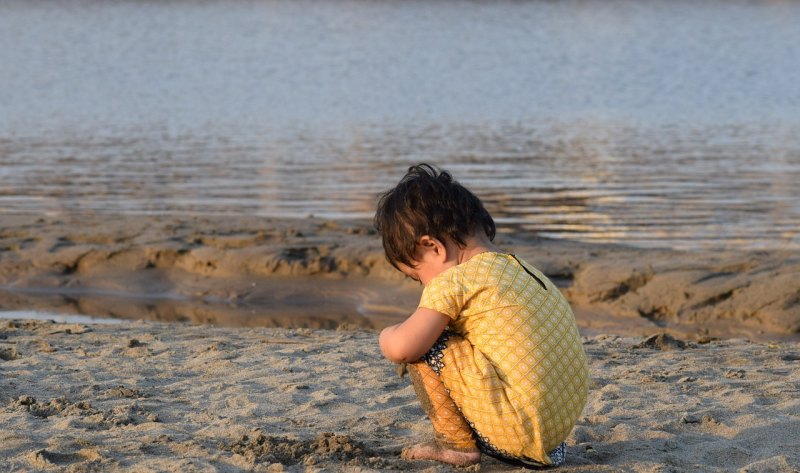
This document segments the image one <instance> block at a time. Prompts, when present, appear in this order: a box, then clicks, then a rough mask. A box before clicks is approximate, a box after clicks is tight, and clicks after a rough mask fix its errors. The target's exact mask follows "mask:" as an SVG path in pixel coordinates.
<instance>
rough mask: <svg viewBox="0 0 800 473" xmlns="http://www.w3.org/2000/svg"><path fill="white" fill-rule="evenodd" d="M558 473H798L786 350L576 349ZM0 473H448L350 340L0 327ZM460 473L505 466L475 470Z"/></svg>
mask: <svg viewBox="0 0 800 473" xmlns="http://www.w3.org/2000/svg"><path fill="white" fill-rule="evenodd" d="M584 343H585V348H586V350H587V352H588V354H589V358H590V366H591V374H592V378H593V384H592V389H591V393H590V396H589V402H588V404H587V407H586V409H585V412H584V416H583V417H582V418H581V419H580V421H579V422H578V425H577V426H576V427H575V429H574V431H573V433H572V435H571V436H570V438H569V439H568V442H567V443H568V463H567V465H566V466H565V467H564V468H562V469H560V470H559V471H564V472H588V471H609V472H610V471H632V472H666V471H674V472H683V471H687V472H689V471H742V472H754V473H755V472H791V471H798V469H800V345H798V344H797V343H754V342H748V341H744V340H736V339H732V340H726V341H711V342H709V343H706V344H697V343H691V342H684V341H680V340H675V339H672V338H670V337H664V336H661V337H652V338H649V339H648V338H641V337H617V336H596V337H588V338H585V339H584ZM0 354H1V355H2V356H1V357H0V373H2V376H1V377H0V425H2V426H3V430H2V432H1V433H0V471H76V472H77V471H107V470H114V471H174V472H179V471H180V472H183V471H242V470H252V471H459V470H458V469H456V468H446V467H443V466H440V465H438V464H435V463H432V462H427V461H406V460H402V459H400V458H399V456H398V454H399V452H400V450H401V449H402V448H403V447H404V446H407V445H410V444H411V443H413V442H415V441H420V440H427V439H430V438H431V436H432V432H431V429H430V426H429V424H428V422H427V420H426V419H425V417H424V414H423V412H422V410H421V408H420V407H419V405H418V403H417V401H416V398H415V396H414V393H413V389H412V388H411V386H410V383H409V381H408V379H407V378H405V379H400V378H398V377H397V375H396V373H395V369H394V367H393V365H391V364H390V363H388V362H385V361H382V360H381V358H380V355H379V352H378V348H377V345H376V335H375V333H374V332H368V331H329V330H309V329H271V328H250V329H245V328H220V327H211V326H198V325H188V324H164V323H152V322H139V323H127V322H126V323H123V324H121V325H81V324H57V323H51V322H36V321H9V322H4V323H3V325H2V326H0ZM468 470H469V471H521V470H519V469H518V468H517V467H513V466H508V465H505V464H503V463H500V462H498V461H496V460H493V459H490V458H484V460H483V462H482V463H481V464H480V466H476V467H470V468H469V469H468Z"/></svg>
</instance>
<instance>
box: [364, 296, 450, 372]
mask: <svg viewBox="0 0 800 473" xmlns="http://www.w3.org/2000/svg"><path fill="white" fill-rule="evenodd" d="M448 323H450V317H448V316H446V315H444V314H442V313H440V312H437V311H435V310H433V309H426V308H423V307H420V308H419V309H417V311H416V312H414V313H413V314H411V316H410V317H409V318H408V319H406V321H405V322H403V323H401V324H397V325H392V326H391V327H386V328H385V329H383V331H381V335H380V337H379V343H380V346H381V352H383V356H385V357H386V358H388V359H389V360H391V361H393V362H395V363H411V362H414V361H417V360H419V359H420V358H421V357H422V355H424V354H425V353H427V352H428V350H430V349H431V347H432V346H433V344H434V343H435V342H436V339H437V338H439V335H441V334H442V332H443V331H444V329H445V327H447V324H448Z"/></svg>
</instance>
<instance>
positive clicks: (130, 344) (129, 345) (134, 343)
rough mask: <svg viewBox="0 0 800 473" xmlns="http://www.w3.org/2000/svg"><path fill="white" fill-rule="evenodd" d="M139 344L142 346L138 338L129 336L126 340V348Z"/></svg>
mask: <svg viewBox="0 0 800 473" xmlns="http://www.w3.org/2000/svg"><path fill="white" fill-rule="evenodd" d="M140 346H142V342H140V341H139V340H137V339H135V338H131V339H130V340H128V348H136V347H140Z"/></svg>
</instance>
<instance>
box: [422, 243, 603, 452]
mask: <svg viewBox="0 0 800 473" xmlns="http://www.w3.org/2000/svg"><path fill="white" fill-rule="evenodd" d="M523 265H524V266H523ZM419 305H420V307H425V308H429V309H433V310H436V311H438V312H441V313H442V314H445V315H447V316H449V317H450V318H452V321H451V322H450V324H449V326H448V328H449V330H450V333H451V334H452V335H451V337H450V340H449V341H448V342H447V349H446V350H444V351H443V352H442V355H443V356H442V358H441V365H442V366H441V367H440V373H439V374H440V376H441V378H442V382H443V383H444V385H445V387H447V389H448V390H449V391H450V395H451V397H452V398H453V400H454V401H455V403H456V405H457V406H458V407H459V408H460V409H461V412H462V414H464V417H465V418H466V419H467V421H468V422H470V424H471V425H472V427H473V429H474V430H475V431H476V433H477V434H478V437H479V442H481V441H482V442H483V443H484V444H487V443H488V444H489V447H490V448H492V447H493V448H494V449H497V450H498V451H499V453H501V454H503V455H505V456H510V457H516V458H520V457H522V458H528V459H532V460H535V461H538V462H541V463H545V464H550V463H552V462H551V460H550V458H549V457H548V456H547V453H548V452H550V451H551V450H552V449H554V448H555V447H557V446H558V445H559V444H560V443H561V442H562V441H564V439H566V437H567V436H568V435H569V433H570V431H571V430H572V427H573V426H574V425H575V422H576V420H577V419H578V417H579V416H580V414H581V411H582V410H583V407H584V405H585V404H586V398H587V394H588V366H587V363H586V354H585V353H584V350H583V345H582V344H581V338H580V335H579V334H578V328H577V326H576V324H575V317H574V316H573V314H572V309H571V308H570V306H569V303H568V302H567V301H566V299H565V298H564V296H563V295H562V294H561V292H560V291H559V290H558V288H557V287H556V286H555V285H554V284H553V283H552V282H551V281H550V280H549V279H548V278H547V277H546V276H545V275H544V274H543V273H541V272H540V271H538V270H537V269H536V268H534V267H532V266H530V265H528V264H527V263H525V262H524V261H522V260H520V259H517V258H516V257H514V256H513V255H508V254H502V253H493V252H487V253H481V254H479V255H476V256H474V257H472V258H470V259H469V260H468V261H466V262H464V263H462V264H460V265H458V266H455V267H453V268H450V269H448V270H447V271H444V272H443V273H441V274H439V275H438V276H436V277H435V278H434V279H432V280H431V281H430V282H429V283H428V285H427V286H426V287H425V289H424V290H423V293H422V299H421V300H420V304H419Z"/></svg>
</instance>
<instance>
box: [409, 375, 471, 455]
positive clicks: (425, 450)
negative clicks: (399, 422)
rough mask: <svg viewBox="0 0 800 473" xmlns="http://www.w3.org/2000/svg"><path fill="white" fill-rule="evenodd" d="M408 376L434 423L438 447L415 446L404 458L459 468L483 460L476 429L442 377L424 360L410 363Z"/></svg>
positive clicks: (436, 445)
mask: <svg viewBox="0 0 800 473" xmlns="http://www.w3.org/2000/svg"><path fill="white" fill-rule="evenodd" d="M408 374H409V376H410V378H411V382H412V384H413V385H414V390H415V391H416V393H417V397H418V398H419V400H420V403H421V404H422V408H423V410H424V411H425V413H426V414H427V415H428V418H430V420H431V423H432V424H433V430H434V432H435V433H436V444H435V445H424V444H423V445H415V446H414V447H411V448H410V449H408V450H406V451H405V452H403V456H404V457H405V458H409V459H419V460H438V461H443V462H447V463H452V464H455V465H472V464H474V463H477V462H478V461H480V458H481V456H480V451H479V450H478V448H477V446H476V444H475V438H474V435H473V433H472V429H471V428H470V426H469V424H467V421H466V420H465V419H464V416H462V415H461V413H460V412H459V411H458V407H456V404H455V403H454V402H453V400H452V399H451V398H450V395H449V394H448V393H447V390H446V389H445V387H444V384H442V380H441V379H440V378H439V375H437V374H436V373H435V372H434V371H433V369H431V367H430V366H428V364H427V363H425V362H424V361H421V362H417V363H410V364H408Z"/></svg>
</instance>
